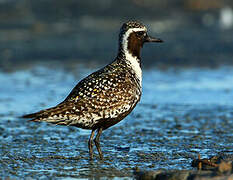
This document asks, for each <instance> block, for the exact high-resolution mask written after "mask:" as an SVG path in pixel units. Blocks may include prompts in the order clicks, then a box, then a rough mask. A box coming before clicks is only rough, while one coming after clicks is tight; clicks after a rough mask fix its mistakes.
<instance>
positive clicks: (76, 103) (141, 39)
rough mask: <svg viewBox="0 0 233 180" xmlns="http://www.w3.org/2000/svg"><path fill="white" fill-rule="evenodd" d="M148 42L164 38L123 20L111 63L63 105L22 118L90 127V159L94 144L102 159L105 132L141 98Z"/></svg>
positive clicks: (77, 87) (87, 78) (94, 74)
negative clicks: (142, 51)
mask: <svg viewBox="0 0 233 180" xmlns="http://www.w3.org/2000/svg"><path fill="white" fill-rule="evenodd" d="M149 42H157V43H161V42H163V40H161V39H159V38H154V37H151V36H149V35H148V33H147V28H146V26H145V25H143V24H142V23H141V22H139V21H134V20H131V21H128V22H125V23H123V25H122V26H121V28H120V33H119V41H118V43H119V44H118V53H117V56H116V58H115V59H114V60H113V61H112V62H111V63H109V64H107V65H106V66H104V67H103V68H101V69H99V70H97V71H95V72H93V73H92V74H90V75H88V76H87V77H85V78H84V79H82V80H81V81H80V82H78V84H77V85H76V86H75V87H74V88H73V90H72V91H71V92H70V93H69V95H68V96H67V97H66V98H65V100H64V101H62V102H61V103H60V104H58V105H56V106H54V107H51V108H48V109H45V110H41V111H39V112H36V113H32V114H26V115H23V116H22V118H30V121H34V122H42V121H44V122H49V123H53V124H57V125H65V126H75V127H78V128H82V129H89V130H91V135H90V138H89V140H88V149H89V158H90V159H91V160H92V159H93V146H94V144H95V146H96V149H97V151H98V154H99V158H100V159H103V153H102V150H101V147H100V136H101V134H102V132H103V131H104V130H106V129H108V128H109V127H111V126H113V125H115V124H117V123H118V122H120V121H121V120H123V119H124V118H125V117H126V116H127V115H128V114H129V113H130V112H131V111H132V110H133V109H134V108H135V106H136V104H137V103H138V102H139V101H140V98H141V94H142V69H141V55H140V54H141V53H140V52H141V49H142V47H143V44H144V43H149ZM95 133H97V134H96V136H95ZM94 136H95V138H94Z"/></svg>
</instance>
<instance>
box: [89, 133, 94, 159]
mask: <svg viewBox="0 0 233 180" xmlns="http://www.w3.org/2000/svg"><path fill="white" fill-rule="evenodd" d="M94 135H95V130H92V131H91V136H90V138H89V141H88V149H89V155H90V159H93V145H94V144H93V137H94Z"/></svg>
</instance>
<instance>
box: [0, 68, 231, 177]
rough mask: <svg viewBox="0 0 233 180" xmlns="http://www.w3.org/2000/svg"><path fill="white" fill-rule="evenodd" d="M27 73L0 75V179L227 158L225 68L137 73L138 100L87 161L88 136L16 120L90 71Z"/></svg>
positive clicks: (108, 172) (125, 172) (104, 173)
mask: <svg viewBox="0 0 233 180" xmlns="http://www.w3.org/2000/svg"><path fill="white" fill-rule="evenodd" d="M92 71H93V69H92V68H87V67H86V66H82V65H78V66H77V67H73V69H66V68H60V69H59V68H58V69H57V68H56V69H54V67H46V66H34V67H31V68H28V69H27V70H17V71H15V72H12V73H3V72H2V73H0V82H1V86H0V92H1V93H0V142H1V143H0V176H1V177H10V178H14V177H19V178H26V177H31V178H39V179H45V178H92V177H105V178H114V177H115V178H116V177H118V178H120V177H122V178H123V177H128V179H131V178H132V177H133V170H134V168H136V167H139V168H140V169H143V170H156V169H191V168H192V167H191V165H190V163H191V161H192V159H194V158H197V155H198V153H200V154H201V156H202V157H207V156H211V155H216V154H218V153H227V154H228V153H233V151H232V149H233V68H229V67H221V68H218V69H204V68H202V69H201V68H191V69H169V70H166V71H161V70H158V69H147V70H144V74H143V75H144V76H143V96H142V99H141V102H140V103H139V104H138V105H137V107H136V108H135V110H134V111H133V112H132V113H131V114H130V115H129V116H128V117H127V118H126V119H124V120H123V121H122V122H120V123H119V124H117V125H115V126H114V127H112V128H110V129H108V130H106V131H104V133H103V135H102V137H101V140H102V141H101V146H102V150H103V153H104V160H103V161H101V160H99V159H98V156H97V152H96V150H95V153H96V156H95V157H94V160H93V161H92V162H90V161H89V159H88V158H89V155H88V148H87V140H88V138H89V135H90V131H87V130H81V129H78V128H75V127H63V126H56V125H50V124H46V123H31V122H27V120H24V119H20V118H18V116H20V115H22V114H24V113H30V112H34V111H37V110H40V109H42V108H47V107H50V106H53V105H56V104H57V103H59V102H61V101H62V100H63V99H64V98H65V97H66V95H67V94H68V93H69V91H70V90H71V89H72V88H73V87H74V86H75V84H76V83H77V82H78V81H79V80H80V79H81V78H82V77H84V76H86V75H87V74H89V73H90V72H92Z"/></svg>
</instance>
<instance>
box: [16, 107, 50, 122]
mask: <svg viewBox="0 0 233 180" xmlns="http://www.w3.org/2000/svg"><path fill="white" fill-rule="evenodd" d="M53 109H54V108H49V109H45V110H42V111H38V112H35V113H31V114H25V115H23V116H21V117H20V118H27V119H30V121H41V117H46V116H48V115H49V114H50V113H49V112H51V110H53Z"/></svg>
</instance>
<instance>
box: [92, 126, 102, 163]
mask: <svg viewBox="0 0 233 180" xmlns="http://www.w3.org/2000/svg"><path fill="white" fill-rule="evenodd" d="M102 131H103V128H102V127H101V128H99V129H98V130H97V135H96V137H95V139H94V141H95V145H96V148H97V150H98V153H99V156H100V159H103V154H102V151H101V148H100V135H101V133H102Z"/></svg>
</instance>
